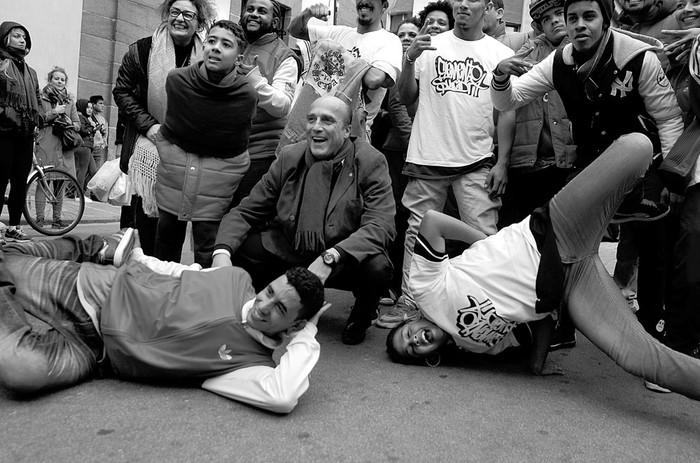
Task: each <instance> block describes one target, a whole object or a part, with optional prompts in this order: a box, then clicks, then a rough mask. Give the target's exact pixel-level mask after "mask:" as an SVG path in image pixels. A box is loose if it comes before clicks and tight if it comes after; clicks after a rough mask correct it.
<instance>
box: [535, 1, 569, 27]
mask: <svg viewBox="0 0 700 463" xmlns="http://www.w3.org/2000/svg"><path fill="white" fill-rule="evenodd" d="M562 6H564V0H532V1H531V2H530V17H531V18H532V19H534V20H535V21H538V22H539V20H540V18H541V17H542V14H543V13H544V12H545V11H547V10H549V9H551V8H555V7H562Z"/></svg>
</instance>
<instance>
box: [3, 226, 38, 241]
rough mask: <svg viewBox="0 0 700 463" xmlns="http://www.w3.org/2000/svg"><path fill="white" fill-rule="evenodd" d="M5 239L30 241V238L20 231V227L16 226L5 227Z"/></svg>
mask: <svg viewBox="0 0 700 463" xmlns="http://www.w3.org/2000/svg"><path fill="white" fill-rule="evenodd" d="M5 239H6V240H7V241H15V242H20V243H21V242H24V241H31V240H32V239H31V238H30V237H29V235H27V234H26V233H24V232H23V231H22V229H21V228H19V227H16V228H10V227H7V228H6V229H5Z"/></svg>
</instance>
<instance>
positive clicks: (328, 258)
mask: <svg viewBox="0 0 700 463" xmlns="http://www.w3.org/2000/svg"><path fill="white" fill-rule="evenodd" d="M321 257H322V258H323V263H324V264H326V265H327V266H329V267H331V268H333V267H335V266H336V265H337V264H338V261H340V253H339V252H338V251H336V250H335V249H333V248H330V249H326V250H325V251H323V253H322V254H321Z"/></svg>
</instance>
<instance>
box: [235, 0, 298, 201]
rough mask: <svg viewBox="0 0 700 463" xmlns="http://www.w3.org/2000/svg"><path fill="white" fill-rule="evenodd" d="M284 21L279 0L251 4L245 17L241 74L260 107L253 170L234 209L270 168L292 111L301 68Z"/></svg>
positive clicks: (251, 145) (240, 189) (254, 0)
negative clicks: (280, 34) (282, 31)
mask: <svg viewBox="0 0 700 463" xmlns="http://www.w3.org/2000/svg"><path fill="white" fill-rule="evenodd" d="M282 20H283V18H282V10H281V7H280V4H279V3H278V2H277V0H248V1H247V2H246V3H245V5H244V7H243V12H242V13H241V20H240V25H241V27H243V32H244V33H245V36H246V40H247V41H248V46H247V47H246V49H245V51H244V52H243V58H242V60H241V64H240V71H241V72H242V73H243V74H245V76H246V80H248V83H249V84H250V85H251V86H252V87H253V88H254V89H255V92H256V93H257V95H258V106H257V111H256V113H255V117H254V118H253V127H252V128H251V131H250V138H249V139H248V153H249V154H250V168H249V169H248V172H246V174H245V176H244V177H243V180H241V183H240V185H239V186H238V190H236V194H235V196H234V200H233V206H237V205H238V203H240V201H241V199H243V198H244V197H246V196H248V194H249V193H250V190H251V189H252V188H253V186H255V184H256V183H257V182H258V180H260V178H261V177H262V176H263V175H264V174H265V172H267V170H268V169H269V168H270V164H272V161H273V160H274V159H275V148H276V147H277V143H278V142H279V139H280V136H281V134H282V131H283V130H284V126H285V125H286V124H287V115H288V114H289V110H290V109H291V107H292V98H293V97H294V91H295V89H296V84H297V80H298V79H299V65H298V63H297V58H296V56H295V55H294V52H293V51H292V50H291V49H290V48H289V47H288V46H287V45H286V44H285V43H284V42H283V41H282V40H280V38H279V37H278V31H279V30H280V27H281V26H282Z"/></svg>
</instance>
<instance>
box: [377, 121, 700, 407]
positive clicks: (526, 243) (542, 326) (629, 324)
mask: <svg viewBox="0 0 700 463" xmlns="http://www.w3.org/2000/svg"><path fill="white" fill-rule="evenodd" d="M630 147H632V148H633V149H628V148H630ZM651 159H652V144H651V142H650V141H649V139H648V138H647V137H646V136H644V135H641V134H639V133H632V134H627V135H623V136H622V137H620V139H619V140H618V141H615V142H613V143H612V145H610V147H609V148H608V149H607V150H605V152H604V153H603V154H602V155H601V156H600V157H599V158H598V159H596V160H595V161H593V163H592V164H591V165H590V166H588V167H587V168H586V169H584V170H583V171H582V172H581V173H580V174H579V175H578V176H577V177H576V178H575V179H574V180H572V181H571V182H570V183H569V184H568V185H567V186H566V187H564V189H562V190H561V191H560V192H559V193H558V194H557V195H556V196H555V197H554V198H553V199H552V200H551V201H550V202H549V203H548V205H547V206H545V207H542V208H540V209H537V210H536V211H535V212H533V214H532V215H531V216H529V217H528V218H526V219H525V220H523V221H522V222H520V223H517V224H514V225H511V226H509V227H506V228H504V229H502V230H500V231H499V232H498V233H497V234H495V235H493V236H489V237H485V236H484V234H483V233H481V232H479V231H477V230H474V229H473V228H471V227H469V226H468V225H466V224H465V223H463V222H460V221H457V220H450V219H449V218H448V217H445V216H444V215H442V214H439V213H436V212H431V213H429V214H428V215H426V216H425V218H424V219H423V222H422V224H421V228H420V236H419V239H418V241H417V242H416V247H415V256H414V259H413V263H412V264H411V273H410V278H409V286H410V288H411V290H412V292H413V294H414V296H415V297H416V302H417V303H418V307H419V308H420V309H421V311H422V314H423V318H422V319H419V320H417V321H409V322H407V323H404V324H402V325H399V326H398V327H396V328H394V329H393V330H392V331H391V332H390V333H389V336H388V338H387V351H388V352H389V355H390V357H391V358H392V360H394V361H397V362H402V363H418V362H419V361H420V360H421V359H425V360H426V361H427V362H428V363H430V364H434V362H435V361H436V359H435V358H434V357H435V356H436V354H439V352H440V349H441V348H442V347H443V346H445V344H446V343H447V342H448V340H450V339H452V340H453V341H454V342H455V343H456V345H457V346H458V347H460V348H461V349H462V350H466V351H469V352H475V353H488V354H496V353H499V352H501V351H503V350H504V349H506V348H507V347H510V346H517V345H519V344H520V341H522V340H523V339H524V338H527V337H528V336H521V333H520V332H519V331H520V330H521V328H518V327H519V325H521V324H524V323H528V324H529V325H531V326H532V327H533V328H532V331H533V334H534V336H533V346H532V355H531V367H532V369H533V371H534V372H535V373H538V374H541V373H551V372H552V371H551V370H550V369H549V368H547V367H545V360H546V355H547V347H548V346H549V339H548V335H547V334H548V332H550V329H551V325H552V321H551V320H552V318H551V312H552V311H555V310H556V309H557V308H558V307H559V305H560V303H561V302H564V303H566V304H568V308H569V311H570V313H571V318H572V320H573V322H574V324H575V326H576V328H578V329H579V330H580V331H581V332H582V333H583V334H584V335H585V336H586V337H587V338H588V339H590V340H591V341H592V342H593V344H595V345H596V346H597V347H598V348H599V349H601V350H602V351H603V352H605V353H606V354H608V355H609V356H610V357H611V358H612V359H613V360H615V362H616V363H617V364H618V365H620V366H621V367H622V368H624V369H625V370H626V371H628V372H630V373H632V374H634V375H637V376H641V377H643V378H644V379H646V380H649V381H652V382H654V383H656V384H659V385H661V386H664V387H667V388H669V389H671V390H672V391H675V392H678V393H681V394H684V395H686V396H688V397H691V398H693V399H696V400H698V399H700V361H699V360H697V359H694V358H692V357H690V356H686V355H684V354H681V353H679V352H676V351H673V350H671V349H669V348H668V347H666V346H664V345H662V344H661V343H659V342H658V341H656V340H655V339H654V338H652V337H651V336H650V335H649V334H647V333H646V331H644V329H643V328H642V326H641V325H640V324H639V322H638V321H637V320H636V319H635V317H634V315H633V314H632V312H631V311H630V310H629V308H628V305H627V302H626V300H625V298H624V297H623V296H622V294H621V292H620V290H619V289H618V288H617V286H616V285H615V283H614V282H613V280H612V278H611V277H610V275H609V274H608V272H607V270H606V269H605V267H604V266H603V263H602V262H601V260H600V257H599V256H598V248H599V246H600V241H601V237H602V235H603V231H604V230H605V228H606V226H607V224H608V223H609V221H610V218H611V217H612V215H613V213H614V212H615V211H616V210H617V208H618V206H619V204H620V202H621V201H622V199H623V198H624V197H625V195H626V194H627V193H628V192H629V191H630V190H631V189H632V187H633V186H634V185H635V182H636V181H637V180H638V179H639V178H641V177H642V176H643V175H644V172H645V171H646V169H647V166H649V163H650V162H651ZM445 238H448V239H461V240H462V241H466V242H468V243H473V244H472V246H471V247H470V248H469V249H467V250H466V251H464V253H463V254H462V255H460V256H457V257H455V258H453V259H448V258H447V255H446V254H445ZM530 322H534V323H530ZM431 357H432V358H431Z"/></svg>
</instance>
